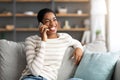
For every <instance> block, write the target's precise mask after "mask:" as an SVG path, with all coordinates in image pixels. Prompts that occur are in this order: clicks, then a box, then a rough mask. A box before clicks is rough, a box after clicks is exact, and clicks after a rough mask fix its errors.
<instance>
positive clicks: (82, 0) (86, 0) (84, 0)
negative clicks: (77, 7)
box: [54, 0, 89, 2]
mask: <svg viewBox="0 0 120 80" xmlns="http://www.w3.org/2000/svg"><path fill="white" fill-rule="evenodd" d="M54 1H55V2H89V0H54Z"/></svg>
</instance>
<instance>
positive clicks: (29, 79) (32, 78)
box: [21, 75, 47, 80]
mask: <svg viewBox="0 0 120 80" xmlns="http://www.w3.org/2000/svg"><path fill="white" fill-rule="evenodd" d="M21 80H47V79H45V78H43V77H42V76H33V75H27V76H24V77H23V78H22V79H21Z"/></svg>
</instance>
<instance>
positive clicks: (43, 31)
mask: <svg viewBox="0 0 120 80" xmlns="http://www.w3.org/2000/svg"><path fill="white" fill-rule="evenodd" d="M39 31H40V35H41V38H42V40H43V41H46V40H47V38H48V36H47V31H49V29H48V26H46V25H43V24H42V23H41V22H40V23H39Z"/></svg>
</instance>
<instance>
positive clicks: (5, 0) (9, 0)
mask: <svg viewBox="0 0 120 80" xmlns="http://www.w3.org/2000/svg"><path fill="white" fill-rule="evenodd" d="M0 2H12V0H0Z"/></svg>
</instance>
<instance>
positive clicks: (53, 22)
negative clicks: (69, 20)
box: [42, 12, 58, 35]
mask: <svg viewBox="0 0 120 80" xmlns="http://www.w3.org/2000/svg"><path fill="white" fill-rule="evenodd" d="M42 22H43V24H44V25H46V26H48V29H49V31H47V34H48V35H51V34H56V33H57V29H58V21H57V19H56V16H55V15H54V13H52V12H48V13H46V14H45V15H44V17H43V20H42Z"/></svg>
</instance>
